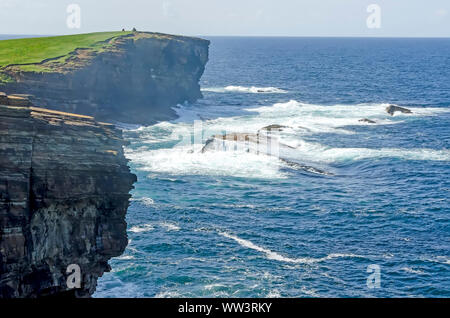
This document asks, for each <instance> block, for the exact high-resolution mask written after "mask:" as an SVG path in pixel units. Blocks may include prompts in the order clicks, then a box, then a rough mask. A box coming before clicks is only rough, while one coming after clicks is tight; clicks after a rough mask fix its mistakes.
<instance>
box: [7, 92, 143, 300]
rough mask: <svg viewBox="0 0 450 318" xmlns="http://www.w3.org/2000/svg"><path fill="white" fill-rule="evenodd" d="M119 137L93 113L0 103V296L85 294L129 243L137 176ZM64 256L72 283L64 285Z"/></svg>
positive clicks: (91, 289) (89, 291) (93, 289)
mask: <svg viewBox="0 0 450 318" xmlns="http://www.w3.org/2000/svg"><path fill="white" fill-rule="evenodd" d="M18 99H20V98H14V97H12V98H10V97H8V96H5V95H0V101H1V104H10V105H11V104H12V105H14V103H15V104H17V100H18ZM10 100H12V102H10ZM25 100H26V99H25ZM5 101H6V102H5ZM22 102H23V100H22ZM123 144H124V141H123V139H122V136H121V132H120V131H119V130H116V129H115V128H114V126H112V125H110V124H104V123H100V122H97V121H95V120H94V119H93V118H92V117H88V116H80V115H74V114H67V113H62V112H56V111H49V110H46V109H41V108H34V107H17V106H0V298H11V297H39V296H48V295H55V294H56V295H61V294H64V293H67V294H69V295H72V296H77V297H87V296H89V295H92V293H93V292H94V291H95V288H96V283H97V279H98V277H100V276H101V275H102V274H103V273H104V272H105V271H109V270H110V267H109V265H108V260H109V259H110V258H112V257H115V256H119V255H120V254H121V253H122V252H123V251H124V249H125V247H126V245H127V243H128V241H127V234H126V223H125V213H126V211H127V208H128V204H129V198H130V194H129V191H130V190H131V189H132V184H133V183H134V182H135V181H136V177H135V175H133V174H131V173H130V170H129V168H128V166H127V160H126V159H125V157H124V154H123V147H122V146H123ZM71 264H75V265H77V266H79V267H80V269H81V281H80V282H81V287H80V288H79V289H71V288H70V286H68V285H67V278H68V277H67V276H68V274H66V270H67V268H68V266H69V265H71Z"/></svg>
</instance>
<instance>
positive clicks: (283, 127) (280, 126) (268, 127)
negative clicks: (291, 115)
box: [261, 124, 289, 131]
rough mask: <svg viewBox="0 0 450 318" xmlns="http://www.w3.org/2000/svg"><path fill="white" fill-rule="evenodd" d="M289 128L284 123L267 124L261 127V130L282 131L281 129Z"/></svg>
mask: <svg viewBox="0 0 450 318" xmlns="http://www.w3.org/2000/svg"><path fill="white" fill-rule="evenodd" d="M286 128H289V127H288V126H284V125H277V124H274V125H269V126H266V127H263V128H261V130H266V131H283V129H286Z"/></svg>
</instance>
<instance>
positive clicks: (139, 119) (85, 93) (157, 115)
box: [0, 32, 209, 124]
mask: <svg viewBox="0 0 450 318" xmlns="http://www.w3.org/2000/svg"><path fill="white" fill-rule="evenodd" d="M208 48H209V41H206V40H202V39H197V38H190V37H182V36H172V35H165V34H158V33H146V32H135V33H132V34H127V35H124V36H120V37H116V38H113V39H111V40H109V43H107V45H105V48H104V49H102V50H93V49H87V48H86V49H84V48H79V49H77V50H75V51H74V52H72V53H70V54H69V55H68V56H67V57H64V59H62V58H61V57H58V58H56V59H49V60H45V61H42V62H40V63H38V64H39V69H41V70H42V72H41V71H39V72H36V71H33V72H30V71H24V69H23V66H21V65H9V66H7V67H5V68H3V69H2V72H3V74H4V75H5V76H8V77H9V78H11V79H13V80H12V81H11V82H10V83H4V84H3V86H2V87H0V89H1V90H3V91H5V92H7V93H10V94H12V93H23V92H26V93H27V94H30V95H32V96H31V97H30V98H31V100H32V102H33V104H34V105H36V106H39V107H45V108H50V109H56V110H60V111H65V112H71V113H77V114H83V115H89V116H93V117H95V118H96V119H98V120H105V121H112V120H113V121H114V120H115V121H119V122H124V123H133V124H154V123H155V122H157V121H160V120H168V119H172V118H175V113H174V111H173V110H172V109H171V106H176V105H177V104H181V103H184V102H193V101H195V100H196V99H198V98H201V97H202V94H201V91H200V86H199V80H200V77H201V76H202V74H203V72H204V70H205V65H206V63H207V61H208Z"/></svg>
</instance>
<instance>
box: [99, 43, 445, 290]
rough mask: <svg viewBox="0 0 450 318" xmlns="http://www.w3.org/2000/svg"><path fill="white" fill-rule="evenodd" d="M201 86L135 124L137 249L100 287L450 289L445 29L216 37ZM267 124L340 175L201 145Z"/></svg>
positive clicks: (302, 158) (130, 150)
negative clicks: (399, 34) (156, 116)
mask: <svg viewBox="0 0 450 318" xmlns="http://www.w3.org/2000/svg"><path fill="white" fill-rule="evenodd" d="M201 85H202V89H203V93H204V96H205V98H204V99H203V100H200V101H198V102H197V103H195V104H193V105H183V106H179V107H178V108H177V112H178V113H179V115H180V118H179V119H178V120H175V121H173V122H163V123H159V124H157V125H154V126H151V127H141V128H139V129H131V130H127V131H125V136H126V138H128V139H129V140H130V142H131V144H130V146H129V147H127V149H126V153H127V156H128V157H129V158H130V159H131V163H130V164H131V166H132V169H133V171H134V172H135V173H136V174H137V175H138V178H139V181H138V183H137V184H136V189H135V190H134V191H133V201H132V203H131V206H130V208H129V212H128V216H127V222H128V236H129V246H128V248H127V250H126V252H125V254H124V255H123V256H121V257H119V258H116V259H113V260H112V261H111V262H110V263H111V265H112V269H113V270H112V272H111V273H107V274H105V275H104V277H103V278H102V279H101V280H100V281H99V285H98V291H97V293H96V294H95V296H96V297H119V296H120V297H266V296H269V297H420V296H423V297H450V272H449V270H450V222H449V221H450V211H449V189H450V165H449V161H450V150H449V146H450V113H449V111H450V109H449V106H450V39H345V38H342V39H331V38H330V39H327V38H211V48H210V62H209V64H208V66H207V69H206V73H205V75H204V76H203V78H202V82H201ZM389 104H398V105H400V106H404V107H408V108H409V109H411V110H412V111H413V114H400V113H396V114H395V116H393V117H391V116H390V115H388V114H387V113H386V111H385V108H386V107H387V106H388V105H389ZM362 118H368V119H371V120H374V121H375V122H376V123H375V124H367V123H362V122H360V121H359V120H360V119H362ZM200 119H201V120H202V121H200ZM270 124H282V125H285V126H288V127H289V128H286V129H285V130H283V131H282V132H280V133H277V138H279V140H280V141H281V142H282V143H285V144H287V145H289V146H291V147H293V149H290V154H289V156H290V158H291V159H293V160H295V161H296V162H299V163H302V164H307V165H309V166H313V167H317V168H320V169H322V170H324V171H328V172H330V173H332V174H333V175H320V174H315V173H311V172H308V171H304V170H301V169H292V167H290V166H289V165H287V164H286V162H284V161H282V160H280V159H278V158H277V157H271V156H266V155H264V154H260V155H257V154H255V153H251V152H250V153H249V152H246V151H239V150H234V149H230V148H232V147H229V148H226V149H218V150H216V151H212V152H207V153H201V151H200V150H201V148H202V145H203V144H204V142H205V141H206V139H208V138H209V137H210V136H211V135H213V134H222V133H223V132H227V133H234V132H242V133H256V132H257V131H258V130H259V129H261V128H262V127H264V126H267V125H270ZM191 140H193V141H194V144H193V145H192V144H191ZM368 267H369V268H379V269H380V276H379V277H380V281H379V282H380V284H379V288H369V287H373V285H370V284H369V285H368V284H367V279H368V277H369V275H370V274H371V273H368V272H367V270H368ZM375 287H377V286H375Z"/></svg>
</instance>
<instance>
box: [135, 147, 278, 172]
mask: <svg viewBox="0 0 450 318" xmlns="http://www.w3.org/2000/svg"><path fill="white" fill-rule="evenodd" d="M190 150H192V147H190V146H185V147H175V148H172V149H158V150H147V151H132V150H129V151H127V157H128V158H129V159H131V160H132V161H133V162H134V163H135V164H137V165H138V167H137V169H138V170H141V171H151V172H158V173H169V174H172V175H212V176H232V177H242V178H255V179H277V178H278V179H280V178H285V177H286V174H284V173H283V172H281V171H280V169H279V168H280V162H279V160H278V159H277V158H274V157H273V158H272V157H269V156H258V155H256V154H252V153H245V152H242V153H240V152H239V153H238V152H230V151H225V152H224V151H213V152H208V153H200V152H190Z"/></svg>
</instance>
